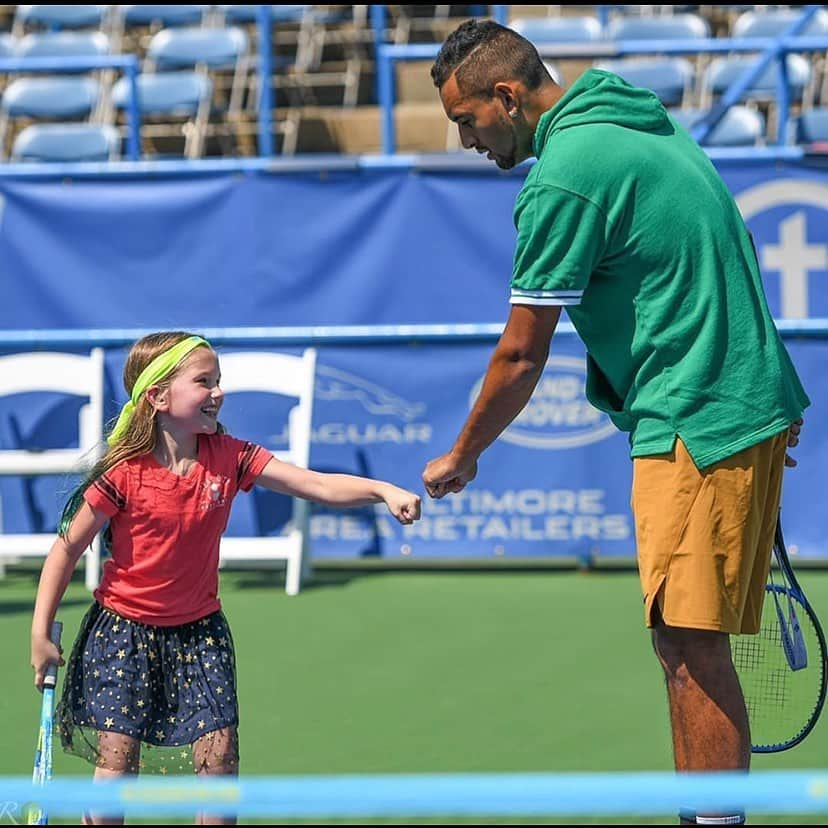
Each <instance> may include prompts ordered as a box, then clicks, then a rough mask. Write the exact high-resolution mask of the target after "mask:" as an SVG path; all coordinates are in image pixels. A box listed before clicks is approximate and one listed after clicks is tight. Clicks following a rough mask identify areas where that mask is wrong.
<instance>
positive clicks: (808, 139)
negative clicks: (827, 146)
mask: <svg viewBox="0 0 828 828" xmlns="http://www.w3.org/2000/svg"><path fill="white" fill-rule="evenodd" d="M793 127H794V129H793V134H794V140H795V142H796V143H797V144H817V143H822V142H827V141H828V106H820V107H816V108H814V109H809V110H807V111H806V112H803V113H802V114H801V115H800V116H799V117H798V118H796V119H795V120H794V122H793Z"/></svg>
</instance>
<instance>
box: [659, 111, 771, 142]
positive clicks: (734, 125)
mask: <svg viewBox="0 0 828 828" xmlns="http://www.w3.org/2000/svg"><path fill="white" fill-rule="evenodd" d="M707 112H708V110H701V109H671V110H670V114H671V115H672V116H673V118H675V120H676V121H677V122H678V123H679V124H681V126H683V127H684V128H685V129H686V130H687V131H688V132H689V131H690V130H691V129H692V128H693V127H694V126H695V125H696V124H697V123H698V122H699V121H700V120H701V119H702V118H703V117H704V116H705V115H706V114H707ZM764 135H765V119H764V117H762V113H761V112H757V111H755V110H753V109H749V108H748V107H746V106H740V105H738V104H737V105H735V106H731V107H730V109H728V111H727V112H726V113H725V115H724V117H723V118H722V119H721V120H720V121H719V123H718V124H716V127H715V129H714V130H713V132H711V133H710V135H708V137H707V139H706V141H705V142H704V145H705V146H708V147H753V146H756V145H757V144H759V143H761V142H762V140H763V138H764Z"/></svg>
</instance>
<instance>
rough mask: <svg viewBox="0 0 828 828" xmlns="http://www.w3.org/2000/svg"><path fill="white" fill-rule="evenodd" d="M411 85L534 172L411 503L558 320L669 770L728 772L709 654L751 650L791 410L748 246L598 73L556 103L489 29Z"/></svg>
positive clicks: (457, 460) (794, 417)
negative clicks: (746, 642)
mask: <svg viewBox="0 0 828 828" xmlns="http://www.w3.org/2000/svg"><path fill="white" fill-rule="evenodd" d="M431 74H432V78H433V80H434V83H435V86H436V87H437V88H438V89H439V92H440V98H441V100H442V103H443V107H444V109H445V111H446V114H447V116H448V117H449V119H450V120H452V121H454V122H455V123H456V124H457V125H458V129H459V132H460V139H461V142H462V144H463V146H464V147H465V148H467V149H476V150H477V151H478V152H481V153H482V152H485V153H487V155H488V157H489V158H490V159H492V160H493V161H495V163H496V164H497V165H498V166H499V167H500V168H501V169H510V168H511V167H513V166H515V165H516V164H518V163H520V162H521V161H524V160H525V159H527V158H529V157H530V156H535V157H537V163H536V164H535V165H534V166H533V167H532V169H531V170H530V171H529V173H528V175H527V177H526V182H525V184H524V186H523V187H522V189H521V191H520V193H519V194H518V197H517V200H516V205H515V211H514V217H515V224H516V227H517V231H518V236H517V247H516V251H515V257H514V269H513V273H512V280H511V298H510V302H511V312H510V314H509V318H508V322H507V324H506V327H505V329H504V331H503V334H502V336H501V338H500V341H499V342H498V344H497V347H496V348H495V351H494V354H493V356H492V358H491V362H490V364H489V367H488V371H487V373H486V377H485V379H484V382H483V387H482V390H481V392H480V395H479V397H478V399H477V401H476V403H475V405H474V406H473V408H472V411H471V413H470V415H469V417H468V419H467V421H466V423H465V425H464V426H463V428H462V430H461V432H460V435H459V436H458V437H457V439H456V441H455V443H454V446H453V448H452V449H451V450H450V451H449V452H448V453H446V454H444V455H442V456H441V457H438V458H436V459H435V460H432V461H431V462H430V463H428V465H427V466H426V469H425V471H424V473H423V481H424V483H425V486H426V490H427V491H428V493H429V495H431V496H432V497H435V498H440V497H443V496H444V495H446V494H448V493H450V492H459V491H460V490H461V489H462V488H463V487H464V486H466V484H468V483H469V482H470V481H471V480H473V479H474V477H475V475H476V473H477V461H478V458H479V457H480V455H481V454H482V452H483V451H484V450H485V449H486V447H487V446H489V445H490V444H491V443H492V442H493V441H494V440H495V439H496V438H497V437H498V435H499V434H500V433H501V432H502V431H503V430H504V429H505V428H506V427H507V426H508V424H509V423H510V422H511V421H512V419H513V418H514V417H516V416H517V414H518V413H519V412H520V411H521V409H522V408H523V406H524V405H525V404H526V402H527V401H528V400H529V397H530V396H531V394H532V391H533V389H534V387H535V384H536V383H537V381H538V378H539V377H540V375H541V372H542V371H543V368H544V364H545V363H546V360H547V354H548V350H549V344H550V340H551V338H552V334H553V332H554V330H555V326H556V324H557V322H558V317H559V315H560V312H561V308H562V307H563V306H564V305H566V306H567V310H568V313H569V316H570V319H571V320H572V323H573V324H574V326H575V327H576V329H577V330H578V333H579V334H580V336H581V338H582V340H583V341H584V343H585V345H586V348H587V352H588V356H587V363H588V364H587V368H588V371H587V388H586V391H587V395H588V397H589V399H590V401H591V402H592V404H593V405H595V406H596V407H598V408H600V409H602V410H604V411H606V412H607V413H608V414H609V416H610V417H611V418H612V420H613V422H614V423H615V424H616V426H617V427H618V428H619V429H621V430H623V431H628V432H629V433H630V445H631V456H632V458H633V485H632V506H633V512H634V516H635V527H636V541H637V547H638V560H639V569H640V573H641V582H642V588H643V593H644V603H645V618H646V624H647V626H648V627H651V628H652V635H653V645H654V649H655V651H656V654H657V656H658V658H659V661H660V662H661V665H662V667H663V669H664V674H665V676H666V681H667V692H668V698H669V706H670V718H671V726H672V734H673V749H674V755H675V765H676V769H677V770H679V771H702V770H734V769H746V768H747V767H748V765H749V761H750V731H749V726H748V720H747V713H746V710H745V704H744V698H743V695H742V691H741V688H740V685H739V680H738V677H737V675H736V672H735V670H734V668H733V664H732V661H731V656H730V639H729V635H730V634H740V633H750V634H752V633H756V632H757V631H758V628H759V620H760V616H761V608H762V601H763V598H764V584H765V578H766V576H767V571H768V566H769V559H770V552H771V546H772V537H773V531H774V527H775V524H776V520H777V512H778V508H779V499H780V489H781V481H782V470H783V466H784V465H786V464H787V465H795V463H794V461H793V460H792V459H791V458H788V457H787V456H786V447H787V446H795V445H796V444H797V442H798V435H799V430H800V426H801V423H802V420H801V414H802V411H803V409H804V408H805V407H806V406H807V405H808V398H807V396H806V394H805V392H804V391H803V389H802V386H801V385H800V382H799V379H798V378H797V375H796V372H795V370H794V367H793V365H792V363H791V360H790V358H789V356H788V354H787V352H786V350H785V348H784V345H783V344H782V341H781V339H780V338H779V335H778V333H777V331H776V328H775V326H774V324H773V320H772V318H771V316H770V313H769V311H768V308H767V303H766V300H765V297H764V293H763V289H762V283H761V277H760V274H759V269H758V265H757V261H756V255H755V251H754V249H753V243H752V240H751V237H750V235H749V233H748V231H747V229H746V227H745V225H744V222H743V221H742V218H741V216H740V215H739V212H738V209H737V207H736V204H735V202H734V200H733V198H732V196H731V194H730V193H729V192H728V190H727V188H726V186H725V184H724V182H723V181H722V180H721V178H720V177H719V175H718V174H717V173H716V171H715V169H714V167H713V165H712V164H711V163H710V161H709V159H708V158H707V156H706V155H705V153H704V152H703V151H702V150H701V149H700V148H699V147H698V146H697V145H696V143H695V142H694V141H693V140H692V138H691V137H690V136H689V135H688V134H687V133H686V132H684V131H683V130H681V129H680V128H678V127H677V126H676V125H675V123H674V122H673V121H672V120H671V119H670V117H669V116H668V115H667V113H666V111H665V110H664V108H663V107H662V106H661V104H660V103H659V101H658V99H657V98H656V96H655V95H653V94H652V93H651V92H648V91H646V90H643V89H637V88H634V87H631V86H629V85H628V84H626V83H625V82H624V81H622V80H621V79H620V78H618V77H617V76H616V75H613V74H611V73H608V72H601V71H597V70H588V71H587V72H585V73H584V74H583V75H582V76H581V78H579V79H578V81H577V82H576V83H575V84H574V85H573V86H572V87H571V88H570V89H569V90H567V91H566V92H565V91H564V90H563V89H562V88H561V87H559V86H558V85H557V84H555V83H554V82H553V81H552V79H551V78H550V77H549V75H548V73H547V72H546V70H545V68H544V66H543V63H542V61H541V60H540V58H539V57H538V54H537V51H536V50H535V49H534V47H533V46H532V45H531V44H530V43H529V42H528V41H526V40H525V39H524V38H522V37H520V36H519V35H518V34H516V33H515V32H513V31H511V30H509V29H506V28H504V27H502V26H499V25H498V24H496V23H494V22H491V21H485V22H478V21H469V22H466V23H464V24H462V25H461V26H460V27H459V28H458V29H457V30H456V31H455V32H453V33H452V34H451V35H450V36H449V37H448V39H447V40H446V42H445V43H444V45H443V47H442V49H441V51H440V53H439V55H438V57H437V60H436V62H435V63H434V66H433V67H432V70H431ZM682 817H683V820H684V821H686V822H690V823H692V822H695V814H682ZM714 820H716V821H718V820H722V821H723V823H722V824H731V823H734V822H743V821H744V817H743V815H741V814H731V815H726V816H722V817H714ZM707 821H708V818H707V817H705V822H707ZM714 824H715V822H714Z"/></svg>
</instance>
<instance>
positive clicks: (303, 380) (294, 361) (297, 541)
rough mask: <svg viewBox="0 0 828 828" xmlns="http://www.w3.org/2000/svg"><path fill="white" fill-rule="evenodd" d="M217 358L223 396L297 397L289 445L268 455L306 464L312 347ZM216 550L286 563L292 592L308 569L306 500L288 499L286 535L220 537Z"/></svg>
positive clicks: (228, 557) (224, 556)
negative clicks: (295, 351) (297, 353)
mask: <svg viewBox="0 0 828 828" xmlns="http://www.w3.org/2000/svg"><path fill="white" fill-rule="evenodd" d="M219 358H220V362H221V377H222V380H221V384H222V388H223V390H224V393H225V394H226V395H228V396H229V395H231V394H233V393H237V392H243V391H253V392H263V393H272V394H280V395H283V396H287V397H295V398H296V399H297V404H296V405H295V406H294V407H293V408H292V409H291V411H290V414H289V417H288V445H289V448H288V450H287V451H285V452H274V455H275V456H276V457H278V458H279V459H280V460H285V461H287V462H290V463H293V464H294V465H296V466H300V467H302V468H305V469H306V468H308V463H309V461H310V442H311V417H312V415H313V394H314V382H315V374H316V351H315V350H314V349H313V348H308V349H307V350H305V352H304V353H303V354H302V355H301V356H293V355H290V354H277V353H266V352H260V351H245V352H238V353H229V354H224V353H222V354H220V355H219ZM230 404H231V405H232V401H230ZM220 549H221V563H222V565H225V564H226V563H229V562H232V561H271V560H284V561H286V566H287V572H286V579H285V592H287V594H288V595H296V594H297V593H298V592H299V590H300V588H301V585H302V581H303V580H305V579H307V578H308V577H309V576H310V571H311V566H310V564H311V561H310V504H309V503H308V501H306V500H302V499H301V498H293V504H292V518H291V525H290V527H289V529H288V532H287V533H286V534H284V535H279V536H275V537H270V536H267V537H233V536H227V535H225V536H224V537H223V538H222V540H221V548H220Z"/></svg>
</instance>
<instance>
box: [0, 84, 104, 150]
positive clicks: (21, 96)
mask: <svg viewBox="0 0 828 828" xmlns="http://www.w3.org/2000/svg"><path fill="white" fill-rule="evenodd" d="M100 100H101V85H100V83H99V82H98V81H97V80H95V79H94V78H91V77H85V76H73V75H47V76H43V75H41V76H38V77H31V78H16V79H15V80H13V81H11V83H9V85H8V86H7V87H6V89H5V91H4V92H3V97H2V100H0V146H2V147H3V148H4V151H5V147H6V142H7V133H8V130H9V124H10V123H11V122H12V121H14V120H15V119H18V118H29V119H32V120H46V121H66V120H72V119H76V120H79V119H88V118H90V117H91V116H92V115H93V113H94V112H95V111H96V110H97V108H98V105H99V103H100Z"/></svg>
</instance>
